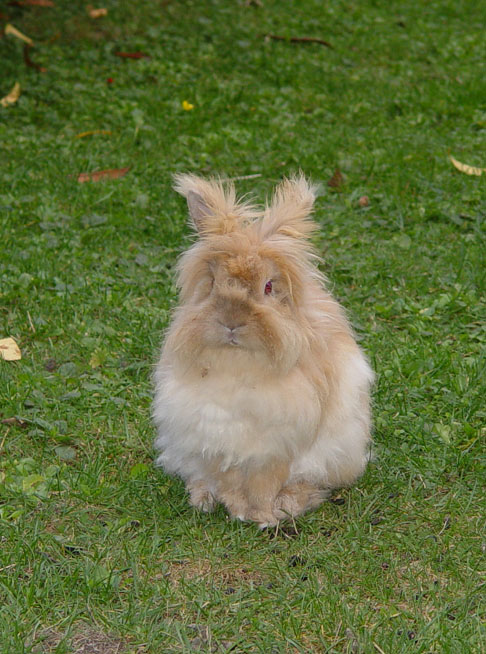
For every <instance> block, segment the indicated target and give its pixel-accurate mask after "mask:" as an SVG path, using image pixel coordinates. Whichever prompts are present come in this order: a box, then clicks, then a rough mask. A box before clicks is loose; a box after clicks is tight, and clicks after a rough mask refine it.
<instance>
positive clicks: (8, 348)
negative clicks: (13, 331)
mask: <svg viewBox="0 0 486 654" xmlns="http://www.w3.org/2000/svg"><path fill="white" fill-rule="evenodd" d="M0 357H2V359H5V361H18V360H19V359H21V358H22V355H21V353H20V348H19V346H18V345H17V343H16V342H15V341H14V339H13V338H0Z"/></svg>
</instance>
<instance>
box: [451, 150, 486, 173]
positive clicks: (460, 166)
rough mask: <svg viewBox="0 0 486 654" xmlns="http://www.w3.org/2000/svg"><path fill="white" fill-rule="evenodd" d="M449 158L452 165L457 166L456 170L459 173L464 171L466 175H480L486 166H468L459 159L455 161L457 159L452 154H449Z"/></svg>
mask: <svg viewBox="0 0 486 654" xmlns="http://www.w3.org/2000/svg"><path fill="white" fill-rule="evenodd" d="M449 159H450V160H451V161H452V163H453V165H454V166H455V167H456V168H457V170H460V171H461V173H466V175H482V174H483V173H484V172H486V168H476V166H468V165H467V164H463V163H461V162H460V161H457V159H454V157H453V156H452V155H449Z"/></svg>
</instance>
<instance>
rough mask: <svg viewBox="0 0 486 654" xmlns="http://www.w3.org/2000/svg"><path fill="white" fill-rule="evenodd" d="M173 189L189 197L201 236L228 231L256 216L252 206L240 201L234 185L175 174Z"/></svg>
mask: <svg viewBox="0 0 486 654" xmlns="http://www.w3.org/2000/svg"><path fill="white" fill-rule="evenodd" d="M174 181H175V185H174V188H175V190H176V191H178V192H179V193H180V194H181V195H184V196H185V198H186V199H187V205H188V207H189V215H190V217H191V221H192V224H193V226H194V227H195V228H196V230H197V231H198V232H199V234H200V235H201V236H209V235H211V234H228V233H229V232H234V231H235V230H236V229H238V227H239V225H240V224H241V223H242V222H243V221H244V220H245V219H247V218H251V217H252V216H253V215H254V212H253V211H252V208H251V206H250V205H248V204H245V203H244V202H238V201H237V199H236V194H235V189H234V186H233V185H232V184H226V185H225V186H223V183H222V182H221V181H220V180H213V179H211V180H206V179H202V178H201V177H196V176H195V175H175V176H174Z"/></svg>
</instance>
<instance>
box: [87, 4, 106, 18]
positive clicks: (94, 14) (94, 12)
mask: <svg viewBox="0 0 486 654" xmlns="http://www.w3.org/2000/svg"><path fill="white" fill-rule="evenodd" d="M87 9H88V14H89V15H90V17H91V18H101V17H102V16H106V15H107V14H108V9H105V8H104V7H100V8H99V9H95V8H94V7H92V6H91V5H88V7H87Z"/></svg>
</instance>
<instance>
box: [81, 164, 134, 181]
mask: <svg viewBox="0 0 486 654" xmlns="http://www.w3.org/2000/svg"><path fill="white" fill-rule="evenodd" d="M129 170H130V166H127V167H126V168H112V169H110V170H97V171H95V172H93V173H80V174H79V175H78V182H79V183H80V184H84V182H99V181H100V180H102V179H118V178H119V177H124V176H125V175H126V174H127V173H128V171H129Z"/></svg>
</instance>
